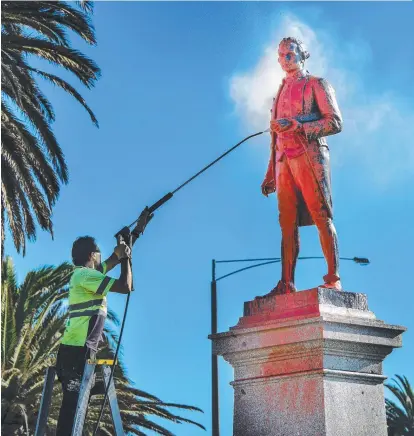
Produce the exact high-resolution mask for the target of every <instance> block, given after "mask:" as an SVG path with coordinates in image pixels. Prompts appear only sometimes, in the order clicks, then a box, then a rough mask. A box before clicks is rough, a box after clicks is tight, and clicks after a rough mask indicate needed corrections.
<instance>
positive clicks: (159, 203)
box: [93, 129, 269, 436]
mask: <svg viewBox="0 0 414 436" xmlns="http://www.w3.org/2000/svg"><path fill="white" fill-rule="evenodd" d="M268 131H269V129H267V130H264V131H262V132H258V133H255V134H253V135H249V136H247V137H246V138H244V139H243V140H242V141H240V142H238V143H237V144H236V145H234V146H233V147H232V148H230V149H229V150H227V151H226V152H225V153H223V154H222V155H221V156H219V157H218V158H217V159H215V160H214V161H213V162H211V163H210V164H208V165H207V166H205V167H204V168H203V169H202V170H200V171H199V172H198V173H196V174H194V176H192V177H191V178H189V179H188V180H187V181H185V182H184V183H183V184H182V185H180V186H179V187H178V188H176V189H175V190H174V191H172V192H169V193H168V194H166V195H164V197H162V198H161V199H160V200H158V201H157V202H156V203H154V204H153V205H152V206H151V207H149V208H148V209H149V213H150V214H151V213H153V212H155V211H156V210H157V209H158V208H159V207H161V206H162V205H163V204H164V203H166V202H167V201H168V200H169V199H171V198H172V197H173V195H174V194H175V193H176V192H178V191H179V190H180V189H182V188H184V186H186V185H188V184H189V183H190V182H192V181H193V180H194V179H195V178H197V177H198V176H199V175H201V174H202V173H204V171H206V170H208V169H209V168H210V167H212V166H213V165H214V164H216V163H217V162H218V161H219V160H221V159H223V157H225V156H227V155H228V154H229V153H231V152H232V151H233V150H235V149H236V148H237V147H239V146H240V145H241V144H243V142H245V141H247V140H248V139H250V138H254V137H255V136H259V135H261V134H262V133H265V132H268ZM137 221H138V219H136V220H135V221H134V222H132V223H131V224H130V225H129V226H128V227H124V228H123V229H122V230H120V231H119V232H118V233H117V234H116V235H115V237H116V238H117V241H118V242H120V241H121V240H124V241H125V239H126V238H129V241H128V242H129V244H128V245H129V247H130V248H131V255H132V238H131V234H130V233H129V235H127V234H126V230H128V229H129V228H130V227H132V226H133V225H134V224H136V223H137ZM125 242H127V241H125ZM128 261H131V260H130V259H129V260H128ZM130 297H131V293H130V292H128V295H127V300H126V303H125V309H124V315H123V318H122V324H121V331H120V333H119V338H118V344H117V346H116V351H115V355H114V362H113V364H112V367H111V374H110V376H109V379H108V382H107V386H106V389H105V395H104V399H103V403H102V406H101V410H100V412H99V417H98V420H97V422H96V424H95V429H94V431H93V436H95V435H96V433H97V431H98V429H99V424H100V422H101V419H102V415H103V411H104V409H105V404H106V400H107V398H108V392H109V386H110V384H111V381H112V379H113V376H114V372H115V365H116V361H117V358H118V353H119V349H120V346H121V340H122V335H123V333H124V327H125V321H126V318H127V315H128V306H129V300H130Z"/></svg>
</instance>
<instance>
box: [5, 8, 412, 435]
mask: <svg viewBox="0 0 414 436" xmlns="http://www.w3.org/2000/svg"><path fill="white" fill-rule="evenodd" d="M412 18H413V6H412V3H411V2H409V3H393V2H384V3H382V2H380V3H374V2H366V3H356V2H350V3H346V2H337V3H330V2H321V3H306V4H305V3H272V2H247V3H240V2H229V3H221V2H205V3H189V2H182V3H172V2H171V3H158V2H149V3H138V2H137V3H135V2H119V3H115V2H98V3H96V9H95V15H94V18H93V21H94V24H95V27H96V31H97V38H98V47H96V48H90V47H85V46H84V45H83V44H81V43H79V48H81V49H82V50H84V51H85V52H86V53H87V54H88V55H89V56H91V57H92V58H93V59H94V60H95V61H96V62H97V63H98V64H99V66H100V67H101V68H102V72H103V75H102V79H101V80H100V81H99V82H98V84H97V86H96V88H95V89H93V90H92V91H90V92H88V91H85V90H82V93H83V95H84V96H85V97H86V99H87V101H88V103H89V105H90V106H91V107H92V108H93V110H94V111H95V113H96V115H97V117H98V120H99V123H100V126H101V127H100V128H99V129H96V128H95V127H94V126H93V125H92V123H91V122H90V120H89V119H88V116H87V114H86V113H85V112H84V111H83V110H82V108H81V107H79V106H78V105H77V104H76V102H75V101H72V100H71V99H70V98H69V96H66V95H64V93H63V92H61V91H60V90H57V89H54V88H52V87H51V86H49V85H47V84H45V85H44V89H45V91H46V93H47V94H48V96H49V97H50V99H51V100H52V102H53V104H54V107H55V109H56V115H57V120H56V122H55V125H54V129H55V133H56V135H57V137H58V139H59V141H60V143H61V146H62V148H63V150H64V151H65V153H66V159H67V162H68V166H69V169H70V183H69V185H68V186H65V187H64V188H63V189H62V194H61V197H60V199H59V201H58V204H57V206H56V208H55V210H54V230H55V240H54V241H52V240H51V238H50V236H49V235H48V234H46V233H39V237H38V240H37V242H36V243H31V244H29V246H28V249H27V255H26V257H25V258H22V257H21V256H19V255H17V254H16V253H15V251H14V249H13V247H12V246H11V243H10V239H9V240H8V242H7V243H6V252H7V253H8V254H10V255H11V256H13V258H14V260H15V264H16V266H17V270H18V273H19V277H20V278H23V277H24V274H25V273H26V272H27V271H28V270H30V269H33V268H36V267H39V266H41V265H44V264H59V263H60V262H62V261H65V260H70V250H71V244H72V242H73V240H74V239H75V238H76V237H78V236H81V235H85V234H91V235H94V236H95V237H96V238H97V239H98V241H99V243H100V245H101V249H102V251H103V252H104V254H105V253H106V254H107V255H110V254H111V250H112V249H113V246H114V243H115V240H114V239H113V235H114V234H115V233H116V231H117V230H118V229H119V228H121V227H122V226H123V225H125V224H129V223H130V222H132V221H133V220H134V219H135V218H136V217H137V215H138V213H139V212H140V211H141V210H142V208H143V207H144V206H146V205H150V204H152V203H154V202H155V201H157V200H158V199H159V198H160V197H162V196H163V195H164V194H166V193H167V192H168V191H170V190H173V189H175V188H176V187H177V186H178V185H180V184H181V183H182V182H183V181H184V180H186V179H187V178H188V177H190V176H191V175H192V174H193V173H194V172H196V171H198V170H199V169H200V168H201V167H202V166H204V165H205V164H207V163H208V162H209V161H211V160H212V159H214V158H216V157H217V156H218V155H219V154H221V153H222V152H223V151H224V150H226V149H227V148H229V147H231V146H232V145H233V144H235V143H236V142H238V141H239V140H241V139H242V138H243V137H245V136H247V135H248V134H251V133H254V132H256V131H259V130H263V129H265V128H267V125H268V113H269V108H270V101H271V99H272V97H273V96H274V93H275V91H276V89H277V85H278V81H280V78H281V71H280V70H279V67H278V66H277V63H276V50H277V42H278V40H279V38H280V37H281V36H288V35H293V36H300V37H301V38H302V39H303V40H304V41H305V42H306V43H307V45H308V49H309V51H310V53H311V58H310V59H309V64H308V69H309V70H310V72H311V73H313V74H317V75H322V76H324V77H326V78H327V79H328V80H329V81H330V82H331V83H332V85H333V86H334V87H335V89H336V94H337V98H338V102H339V105H340V108H341V110H342V112H343V116H344V130H343V132H342V133H341V134H340V135H337V136H335V137H331V138H329V139H328V142H329V144H330V149H331V158H332V177H333V199H334V209H335V211H334V213H335V224H336V227H337V231H338V234H339V244H340V253H341V256H344V257H353V256H366V257H369V259H370V260H371V262H372V264H371V265H370V266H369V267H365V268H362V267H358V266H357V265H354V264H353V263H352V262H343V263H342V265H341V275H342V280H343V285H344V287H345V289H346V290H348V291H352V292H363V293H367V294H368V301H369V306H370V309H371V310H373V311H374V312H375V313H376V315H377V317H378V318H379V319H382V320H384V321H386V322H387V323H392V324H401V325H404V326H406V327H408V328H409V330H408V332H406V333H405V334H404V337H403V344H404V346H403V348H402V349H401V350H396V351H394V352H393V354H391V356H389V357H387V359H386V360H385V365H384V372H385V374H386V375H388V376H390V377H391V376H393V375H394V374H396V373H398V374H404V375H406V376H408V377H409V379H411V382H412V383H413V382H414V370H413V367H412V364H410V363H409V362H410V361H411V362H412V360H413V356H414V342H413V336H412V334H413V333H412V331H413V330H414V321H413V315H412V314H413V312H412V308H413V302H414V297H413V285H412V277H411V271H412V268H413V248H412V247H413V243H414V231H413V227H412V222H413V219H412V217H413V215H414V196H413V193H412V186H413V181H414V144H413V142H414V141H413V138H414V108H413V103H412V101H413V97H414V92H413V86H412V80H411V81H410V80H409V79H410V78H412V73H413V72H414V54H413V51H412V50H410V46H409V44H408V41H412V39H413V27H412ZM72 83H74V82H73V80H72ZM268 151H269V148H268V138H267V137H266V138H265V137H260V138H256V139H253V140H251V141H250V142H249V143H247V144H245V145H244V146H242V148H240V149H238V151H236V152H234V153H233V154H232V155H231V156H229V157H227V158H226V159H225V160H224V161H222V162H220V163H219V164H218V165H217V166H215V167H213V168H212V169H211V170H209V172H208V173H206V174H204V175H203V176H201V177H200V178H199V179H197V180H196V181H195V182H193V183H192V184H190V185H189V186H188V187H186V188H185V189H183V190H182V191H180V192H179V193H177V194H176V196H175V197H174V199H172V200H171V201H170V202H169V203H167V204H166V205H165V206H164V207H163V208H162V209H159V210H158V211H157V213H156V216H155V218H154V220H153V221H152V222H151V224H150V225H149V227H148V228H147V231H146V233H145V235H144V237H143V238H142V239H141V240H140V241H138V243H137V245H136V246H135V248H134V250H135V252H134V262H135V266H134V274H135V287H136V291H135V293H134V295H133V296H132V300H131V305H130V312H129V318H128V321H127V325H126V332H125V339H124V358H125V362H126V364H127V367H128V369H129V375H130V377H131V378H132V379H133V380H134V381H135V382H136V384H137V385H138V386H139V387H140V388H142V389H144V390H147V391H149V392H151V393H153V394H155V395H158V396H159V397H161V398H162V399H163V400H164V401H168V402H177V403H187V404H193V405H196V406H198V407H201V408H202V409H203V410H204V411H205V415H200V416H197V415H196V414H190V415H189V416H191V417H192V418H194V419H197V418H198V419H199V420H200V421H201V422H202V423H203V424H204V425H206V427H207V428H208V433H211V430H210V412H211V409H210V342H209V340H208V339H207V335H208V334H209V330H210V298H209V284H210V278H211V260H212V259H213V258H215V259H231V258H246V257H249V258H250V257H275V256H279V254H280V252H279V246H280V230H279V225H278V219H277V203H276V199H275V198H274V196H273V197H269V198H268V199H266V198H264V197H263V196H262V195H261V194H260V184H261V182H262V179H263V175H264V172H265V169H266V165H267V159H268ZM301 255H302V256H319V255H321V249H320V246H319V240H318V237H317V233H316V229H315V228H314V227H312V228H304V229H302V230H301ZM227 271H229V270H228V269H226V268H224V267H221V266H220V270H219V271H218V273H219V274H222V273H223V274H224V273H225V272H227ZM324 273H325V264H324V261H322V260H320V261H318V260H316V261H303V262H302V263H300V264H299V266H298V270H297V286H298V287H299V289H309V288H311V287H314V286H316V285H318V284H320V283H321V278H322V275H323V274H324ZM279 275H280V270H279V266H278V265H276V266H274V265H273V266H267V267H263V268H260V269H256V270H252V271H250V272H246V273H243V274H240V275H238V276H235V277H232V278H229V279H227V280H225V281H223V282H220V283H219V331H225V330H227V329H228V328H229V327H230V326H233V325H235V324H236V323H237V321H238V318H239V316H241V314H242V309H243V302H244V301H247V300H250V299H253V298H254V297H255V296H256V295H260V294H264V293H266V292H268V291H269V290H270V289H271V288H273V286H274V285H275V283H276V282H277V280H278V279H279ZM124 301H125V300H124V297H123V296H120V295H114V296H110V297H109V304H110V305H111V306H113V307H114V308H115V309H116V310H117V311H118V313H119V314H121V312H122V309H123V304H124ZM220 375H221V380H220V396H221V426H222V432H223V435H228V434H231V426H232V401H233V400H232V395H233V392H232V388H231V387H230V386H229V382H230V381H231V380H232V369H231V367H230V366H229V365H228V364H227V363H226V362H224V361H221V362H220ZM167 426H169V427H170V428H171V429H172V430H173V431H175V432H176V433H177V434H179V435H180V436H187V435H188V436H190V435H191V436H193V435H198V434H205V433H204V432H202V431H201V430H198V429H196V428H192V427H191V426H187V425H186V426H182V427H180V426H177V425H172V426H171V425H167Z"/></svg>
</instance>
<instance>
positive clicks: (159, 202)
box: [128, 129, 269, 227]
mask: <svg viewBox="0 0 414 436" xmlns="http://www.w3.org/2000/svg"><path fill="white" fill-rule="evenodd" d="M265 132H269V129H267V130H263V132H258V133H254V134H253V135H250V136H247V137H246V138H244V139H243V140H242V141H240V142H238V143H237V144H236V145H234V146H233V147H231V148H230V149H229V150H227V151H226V152H225V153H223V154H222V155H221V156H219V157H218V158H217V159H215V160H214V161H213V162H211V163H209V164H208V165H207V166H205V167H204V168H203V169H202V170H200V171H199V172H198V173H197V174H194V176H192V177H191V178H189V179H188V180H187V181H185V182H184V183H183V184H182V185H180V186H179V187H178V188H176V189H175V190H174V191H172V192H169V193H168V194H166V195H164V197H162V198H161V199H160V200H158V201H157V202H156V203H154V204H153V205H152V206H150V207H149V211H150V213H153V212H155V211H156V210H157V209H158V208H159V207H161V206H162V205H163V204H164V203H166V202H167V201H168V200H170V199H171V198H172V197H173V196H174V194H175V193H176V192H178V191H179V190H180V189H182V188H184V186H186V185H188V184H189V183H190V182H192V181H193V180H194V179H195V178H197V177H198V176H200V175H201V174H202V173H204V171H207V170H208V169H209V168H210V167H212V166H213V165H214V164H216V163H217V162H218V161H219V160H221V159H223V157H225V156H227V155H228V154H229V153H231V152H232V151H233V150H235V149H236V148H237V147H239V146H240V145H242V144H243V142H246V141H247V140H248V139H250V138H254V137H255V136H259V135H261V134H262V133H265ZM137 221H138V219H136V220H135V221H134V222H133V223H131V224H130V225H129V226H128V227H132V226H133V225H134V224H136V223H137Z"/></svg>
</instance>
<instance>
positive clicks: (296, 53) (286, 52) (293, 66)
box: [278, 36, 310, 73]
mask: <svg viewBox="0 0 414 436" xmlns="http://www.w3.org/2000/svg"><path fill="white" fill-rule="evenodd" d="M278 54H279V58H278V61H279V64H280V66H281V67H282V69H283V71H285V72H286V73H289V72H293V71H296V70H300V69H302V68H303V65H304V63H305V60H306V59H308V57H309V56H310V54H309V53H308V51H307V50H306V48H305V46H304V44H303V42H302V41H300V40H299V39H297V38H293V37H291V36H289V37H287V38H283V39H282V41H280V43H279V50H278Z"/></svg>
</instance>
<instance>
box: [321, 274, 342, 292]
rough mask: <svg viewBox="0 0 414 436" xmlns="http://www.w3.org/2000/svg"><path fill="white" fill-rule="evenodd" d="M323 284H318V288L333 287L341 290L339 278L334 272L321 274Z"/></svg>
mask: <svg viewBox="0 0 414 436" xmlns="http://www.w3.org/2000/svg"><path fill="white" fill-rule="evenodd" d="M323 280H324V282H325V283H324V284H323V285H320V286H319V287H320V288H327V289H334V290H335V291H342V290H343V289H342V285H341V280H340V279H339V276H338V275H336V274H326V276H323Z"/></svg>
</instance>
